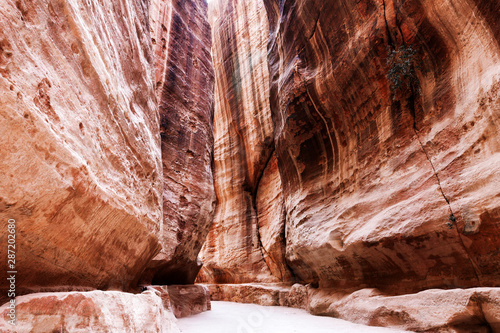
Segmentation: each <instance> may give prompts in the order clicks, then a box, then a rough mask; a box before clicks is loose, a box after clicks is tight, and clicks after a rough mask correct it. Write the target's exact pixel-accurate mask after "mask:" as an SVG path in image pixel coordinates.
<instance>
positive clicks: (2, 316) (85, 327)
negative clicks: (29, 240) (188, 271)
mask: <svg viewBox="0 0 500 333" xmlns="http://www.w3.org/2000/svg"><path fill="white" fill-rule="evenodd" d="M16 301H17V304H16V316H17V324H16V326H12V325H11V324H10V323H8V322H6V319H8V317H7V315H8V313H9V311H10V309H9V308H8V305H7V304H5V305H3V306H1V307H0V330H1V331H2V332H6V333H7V332H16V333H25V332H75V333H77V332H82V333H83V332H162V333H175V332H180V331H179V329H178V328H177V324H176V319H175V317H174V315H173V314H172V313H171V312H170V311H169V310H167V309H165V308H164V307H163V304H162V300H161V298H160V297H159V296H158V295H157V294H156V293H154V292H153V291H146V292H144V293H142V294H139V295H134V294H128V293H123V292H118V291H106V292H104V291H91V292H66V293H38V294H30V295H25V296H20V297H18V298H17V299H16Z"/></svg>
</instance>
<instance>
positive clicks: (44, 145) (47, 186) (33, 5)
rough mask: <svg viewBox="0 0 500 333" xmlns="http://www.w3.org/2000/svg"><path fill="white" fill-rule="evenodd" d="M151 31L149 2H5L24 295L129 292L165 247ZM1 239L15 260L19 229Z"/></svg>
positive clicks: (2, 203) (4, 186)
mask: <svg viewBox="0 0 500 333" xmlns="http://www.w3.org/2000/svg"><path fill="white" fill-rule="evenodd" d="M147 26H148V6H147V1H142V0H141V1H130V0H123V1H113V2H107V1H80V0H71V1H45V0H43V1H42V0H33V1H24V0H20V1H13V0H6V1H2V2H1V4H0V27H1V28H0V137H1V138H2V139H1V142H0V156H1V159H0V173H1V174H2V177H1V180H0V220H1V225H2V228H5V230H7V221H8V219H15V220H16V248H17V255H16V263H15V269H16V270H17V271H18V272H20V273H19V274H18V275H17V279H16V288H17V293H18V294H20V293H26V292H29V291H30V290H39V289H41V288H45V289H47V288H51V287H55V288H59V289H64V286H66V288H67V289H72V288H78V287H97V288H104V289H105V288H118V289H127V288H130V287H131V286H134V285H135V284H136V283H137V280H138V278H139V275H140V274H141V272H142V271H143V270H144V268H145V266H146V264H147V263H148V261H149V260H150V259H151V258H152V257H153V256H154V255H156V253H158V251H159V250H160V245H159V243H158V237H157V236H158V235H159V232H160V229H161V224H162V223H161V221H162V174H163V171H162V167H161V149H160V133H159V118H158V113H157V106H156V97H155V90H154V77H153V74H154V72H153V70H154V67H153V54H152V48H151V39H150V35H149V31H148V30H147ZM0 244H3V245H2V246H1V247H0V256H1V257H2V258H7V253H6V252H7V246H6V244H7V232H2V233H1V234H0ZM4 245H5V246H4ZM6 263H7V261H5V264H6ZM5 272H6V269H3V270H2V272H1V273H0V280H1V282H0V289H1V294H2V297H4V296H3V295H6V292H5V288H6V278H5V277H6V276H5Z"/></svg>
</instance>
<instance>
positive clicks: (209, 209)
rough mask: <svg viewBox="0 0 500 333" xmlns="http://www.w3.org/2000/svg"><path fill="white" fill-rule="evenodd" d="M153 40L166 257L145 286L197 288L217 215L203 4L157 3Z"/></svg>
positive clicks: (194, 1)
mask: <svg viewBox="0 0 500 333" xmlns="http://www.w3.org/2000/svg"><path fill="white" fill-rule="evenodd" d="M150 12H151V30H152V31H151V36H152V43H153V49H154V54H155V68H156V95H157V99H158V105H159V113H160V125H161V148H162V165H163V172H164V179H163V229H162V232H161V236H160V241H161V244H162V251H161V252H160V254H159V255H158V256H157V257H155V259H154V260H153V261H152V263H151V264H150V265H149V267H148V270H147V272H146V273H145V274H144V276H143V278H142V283H143V284H149V283H154V284H160V285H161V284H190V283H193V282H194V280H195V277H196V275H197V274H198V271H199V269H200V267H201V264H200V262H199V260H198V258H197V256H198V253H199V251H200V249H201V247H202V245H203V242H204V241H205V238H206V236H207V233H208V231H209V228H210V224H211V222H212V219H213V213H214V209H215V192H214V186H213V175H212V158H213V127H212V122H213V83H214V78H213V67H212V60H211V57H210V46H211V39H210V25H209V24H208V19H207V4H206V3H205V1H204V0H192V1H156V0H155V1H153V2H152V5H151V10H150Z"/></svg>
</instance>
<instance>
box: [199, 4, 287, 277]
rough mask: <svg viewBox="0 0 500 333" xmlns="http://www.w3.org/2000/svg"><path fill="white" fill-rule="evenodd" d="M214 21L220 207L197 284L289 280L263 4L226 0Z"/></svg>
mask: <svg viewBox="0 0 500 333" xmlns="http://www.w3.org/2000/svg"><path fill="white" fill-rule="evenodd" d="M209 19H210V22H211V25H212V58H213V60H214V69H215V105H214V108H215V109H214V138H215V146H214V159H215V163H214V179H215V180H214V182H215V192H216V195H217V199H218V203H217V208H216V213H215V217H214V222H213V225H212V228H211V230H210V233H209V235H208V238H207V242H206V243H205V245H204V248H203V250H202V258H203V262H204V266H203V268H202V270H201V272H200V274H199V276H198V281H202V282H203V281H213V282H220V283H241V282H249V281H262V282H264V281H265V282H273V281H274V282H277V281H280V280H284V279H288V278H289V276H290V273H289V272H288V269H287V267H286V263H285V261H284V221H285V216H284V214H283V212H284V209H283V208H282V207H283V198H282V196H281V190H280V188H281V179H280V176H279V173H278V169H277V167H276V159H275V157H274V155H273V153H272V152H273V147H274V143H273V123H272V119H271V110H270V108H269V73H268V65H267V43H268V24H267V17H266V13H265V8H264V5H263V2H262V1H260V0H259V1H254V0H252V1H250V0H248V1H247V0H244V1H236V0H221V1H219V2H215V3H211V4H210V8H209ZM261 187H265V188H267V189H268V190H269V191H268V190H261Z"/></svg>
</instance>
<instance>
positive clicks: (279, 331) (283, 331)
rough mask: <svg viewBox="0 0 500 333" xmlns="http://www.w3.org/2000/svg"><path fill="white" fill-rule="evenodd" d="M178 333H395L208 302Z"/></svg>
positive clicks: (287, 311) (295, 312) (288, 311)
mask: <svg viewBox="0 0 500 333" xmlns="http://www.w3.org/2000/svg"><path fill="white" fill-rule="evenodd" d="M178 326H179V328H180V330H181V332H182V333H200V332H204V333H212V332H213V333H271V332H272V333H311V332H314V333H326V332H329V333H331V332H335V333H353V332H356V333H384V332H386V333H390V332H392V333H396V332H403V331H398V330H393V329H388V328H380V327H370V326H364V325H358V324H353V323H350V322H348V321H345V320H341V319H335V318H329V317H319V316H313V315H311V314H309V313H307V312H306V311H305V310H300V309H294V308H287V307H281V306H261V305H255V304H241V303H232V302H212V310H211V311H207V312H203V313H200V314H197V315H194V316H190V317H186V318H181V319H179V320H178Z"/></svg>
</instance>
